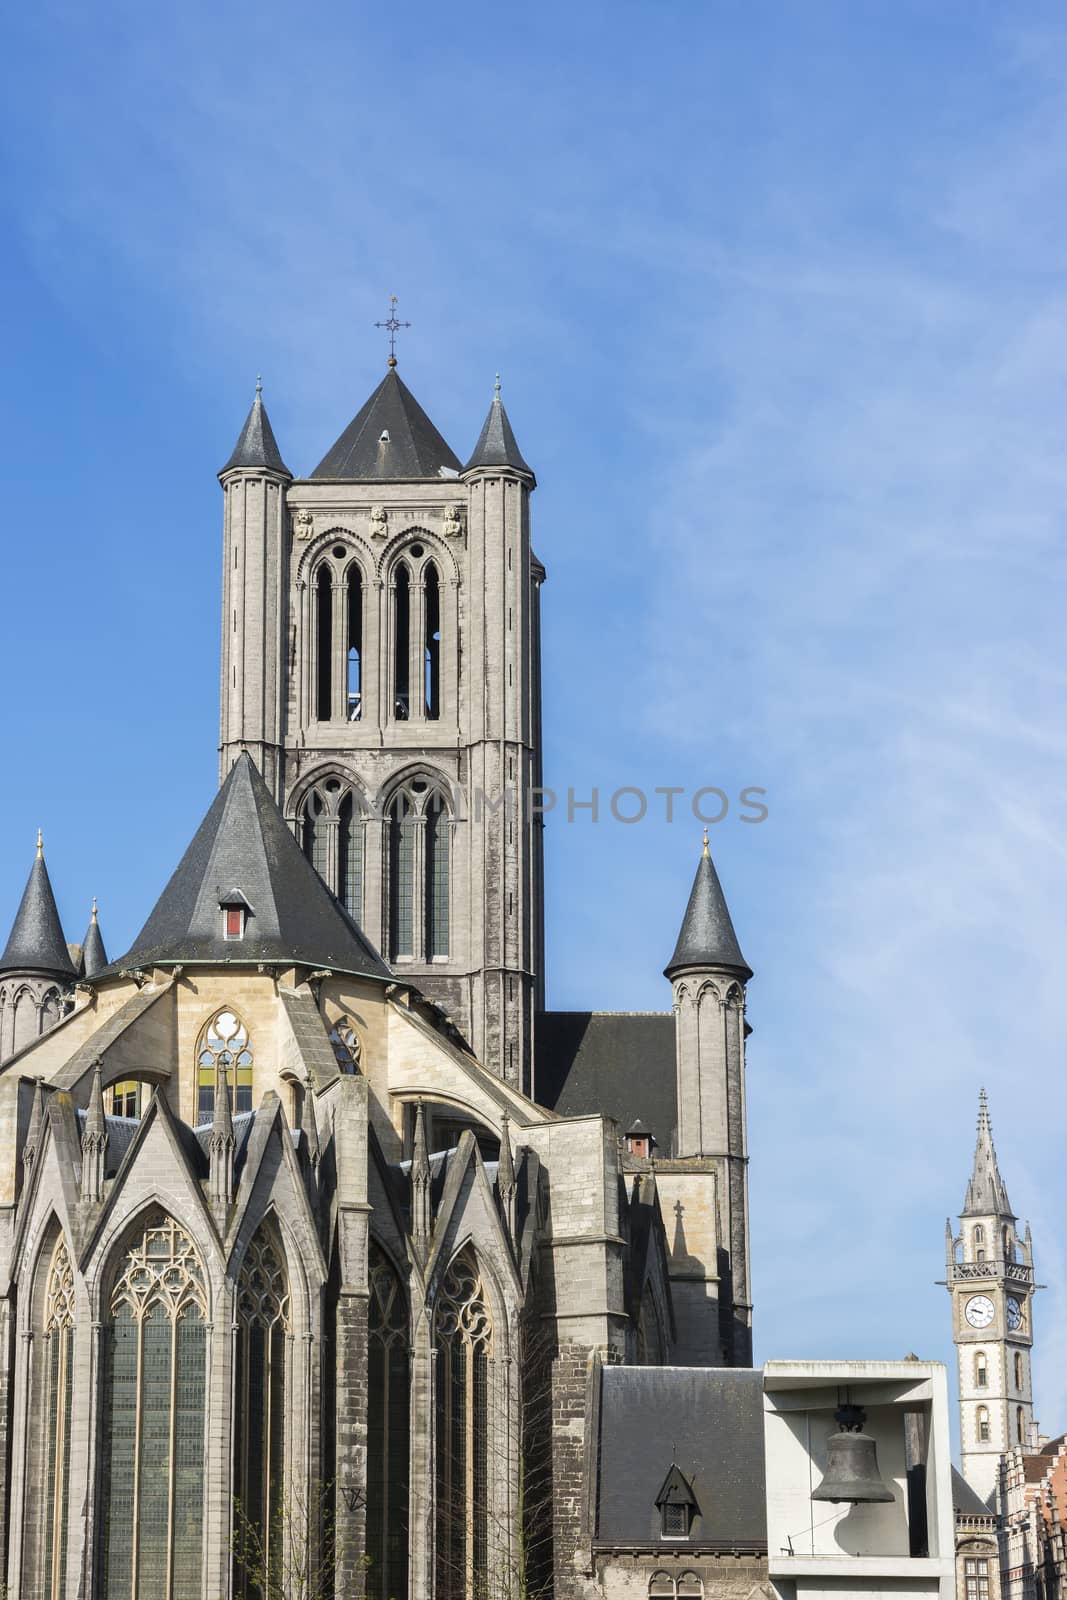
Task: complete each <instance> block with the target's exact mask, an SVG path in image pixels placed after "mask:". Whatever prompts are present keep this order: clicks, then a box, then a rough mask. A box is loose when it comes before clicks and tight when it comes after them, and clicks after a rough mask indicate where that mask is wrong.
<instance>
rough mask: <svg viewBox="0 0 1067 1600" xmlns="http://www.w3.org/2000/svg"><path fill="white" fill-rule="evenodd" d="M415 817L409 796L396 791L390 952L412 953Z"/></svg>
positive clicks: (392, 814) (391, 839) (392, 827)
mask: <svg viewBox="0 0 1067 1600" xmlns="http://www.w3.org/2000/svg"><path fill="white" fill-rule="evenodd" d="M414 888H415V818H414V815H413V813H412V806H411V802H410V800H409V799H408V798H407V796H406V795H403V794H401V795H397V797H396V799H395V800H394V801H393V803H392V805H391V806H390V808H389V932H390V954H391V956H392V958H393V959H394V960H395V959H396V958H397V957H398V956H412V955H414V954H415V917H414V910H415V906H414Z"/></svg>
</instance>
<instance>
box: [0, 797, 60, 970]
mask: <svg viewBox="0 0 1067 1600" xmlns="http://www.w3.org/2000/svg"><path fill="white" fill-rule="evenodd" d="M0 972H47V973H54V974H55V975H56V976H57V977H63V978H73V977H74V976H75V972H74V966H73V964H72V962H71V959H70V952H69V951H68V949H67V941H66V939H65V938H64V937H63V925H62V923H61V922H60V920H59V912H58V911H57V909H56V897H55V895H54V894H53V893H52V881H51V879H50V878H49V876H48V868H47V867H46V866H45V860H44V845H43V842H42V839H41V831H40V829H38V830H37V855H36V858H35V860H34V863H33V866H32V867H31V868H30V876H29V879H28V881H27V883H26V888H25V890H24V891H23V895H22V902H21V904H20V905H19V908H18V911H17V913H16V915H15V923H14V926H13V927H12V929H11V937H10V938H9V939H8V941H7V948H6V949H5V950H4V953H3V956H0Z"/></svg>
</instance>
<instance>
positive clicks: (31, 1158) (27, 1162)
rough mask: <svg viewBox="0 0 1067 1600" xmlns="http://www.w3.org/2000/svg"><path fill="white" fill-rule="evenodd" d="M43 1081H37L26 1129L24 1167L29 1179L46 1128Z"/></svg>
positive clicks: (23, 1149) (23, 1152)
mask: <svg viewBox="0 0 1067 1600" xmlns="http://www.w3.org/2000/svg"><path fill="white" fill-rule="evenodd" d="M41 1083H42V1080H41V1079H40V1078H38V1079H37V1082H36V1083H35V1084H34V1086H33V1105H32V1106H31V1108H30V1125H29V1127H28V1128H27V1129H26V1143H25V1144H24V1145H23V1147H22V1165H23V1168H24V1170H25V1173H26V1177H27V1178H29V1175H30V1172H31V1170H32V1168H33V1163H34V1162H35V1161H36V1160H37V1151H38V1150H39V1148H40V1145H41V1129H42V1127H43V1126H44V1091H43V1089H42V1088H41Z"/></svg>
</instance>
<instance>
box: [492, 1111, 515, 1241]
mask: <svg viewBox="0 0 1067 1600" xmlns="http://www.w3.org/2000/svg"><path fill="white" fill-rule="evenodd" d="M496 1186H497V1189H498V1190H499V1192H500V1203H501V1205H502V1206H503V1208H504V1221H505V1222H506V1224H507V1229H508V1237H509V1238H510V1239H511V1242H512V1243H513V1244H514V1242H515V1162H514V1159H513V1157H512V1153H511V1120H510V1118H509V1117H508V1114H507V1112H506V1111H505V1112H504V1115H503V1116H502V1117H501V1119H500V1160H499V1162H498V1164H497V1169H496Z"/></svg>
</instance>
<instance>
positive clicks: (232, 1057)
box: [196, 1011, 252, 1127]
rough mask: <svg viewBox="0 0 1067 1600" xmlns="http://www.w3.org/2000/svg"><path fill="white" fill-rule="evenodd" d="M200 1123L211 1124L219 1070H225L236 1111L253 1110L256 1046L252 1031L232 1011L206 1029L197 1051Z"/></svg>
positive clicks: (197, 1109)
mask: <svg viewBox="0 0 1067 1600" xmlns="http://www.w3.org/2000/svg"><path fill="white" fill-rule="evenodd" d="M196 1059H197V1099H196V1112H197V1121H198V1122H199V1124H200V1125H201V1127H202V1126H203V1125H204V1123H206V1122H210V1121H211V1118H212V1114H213V1112H214V1110H215V1090H216V1089H217V1088H218V1081H219V1071H220V1069H222V1068H225V1070H226V1072H227V1074H228V1081H229V1085H230V1106H231V1108H232V1109H233V1110H234V1111H251V1109H252V1044H251V1041H250V1039H249V1037H248V1029H247V1028H246V1027H245V1025H244V1023H243V1022H242V1021H241V1020H240V1018H239V1017H237V1016H235V1015H234V1013H233V1012H232V1011H220V1012H219V1013H218V1014H217V1015H216V1016H215V1017H214V1018H213V1019H212V1021H211V1022H209V1023H208V1025H207V1027H206V1028H205V1029H204V1035H203V1038H202V1039H201V1041H200V1049H199V1050H198V1052H197V1058H196Z"/></svg>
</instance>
